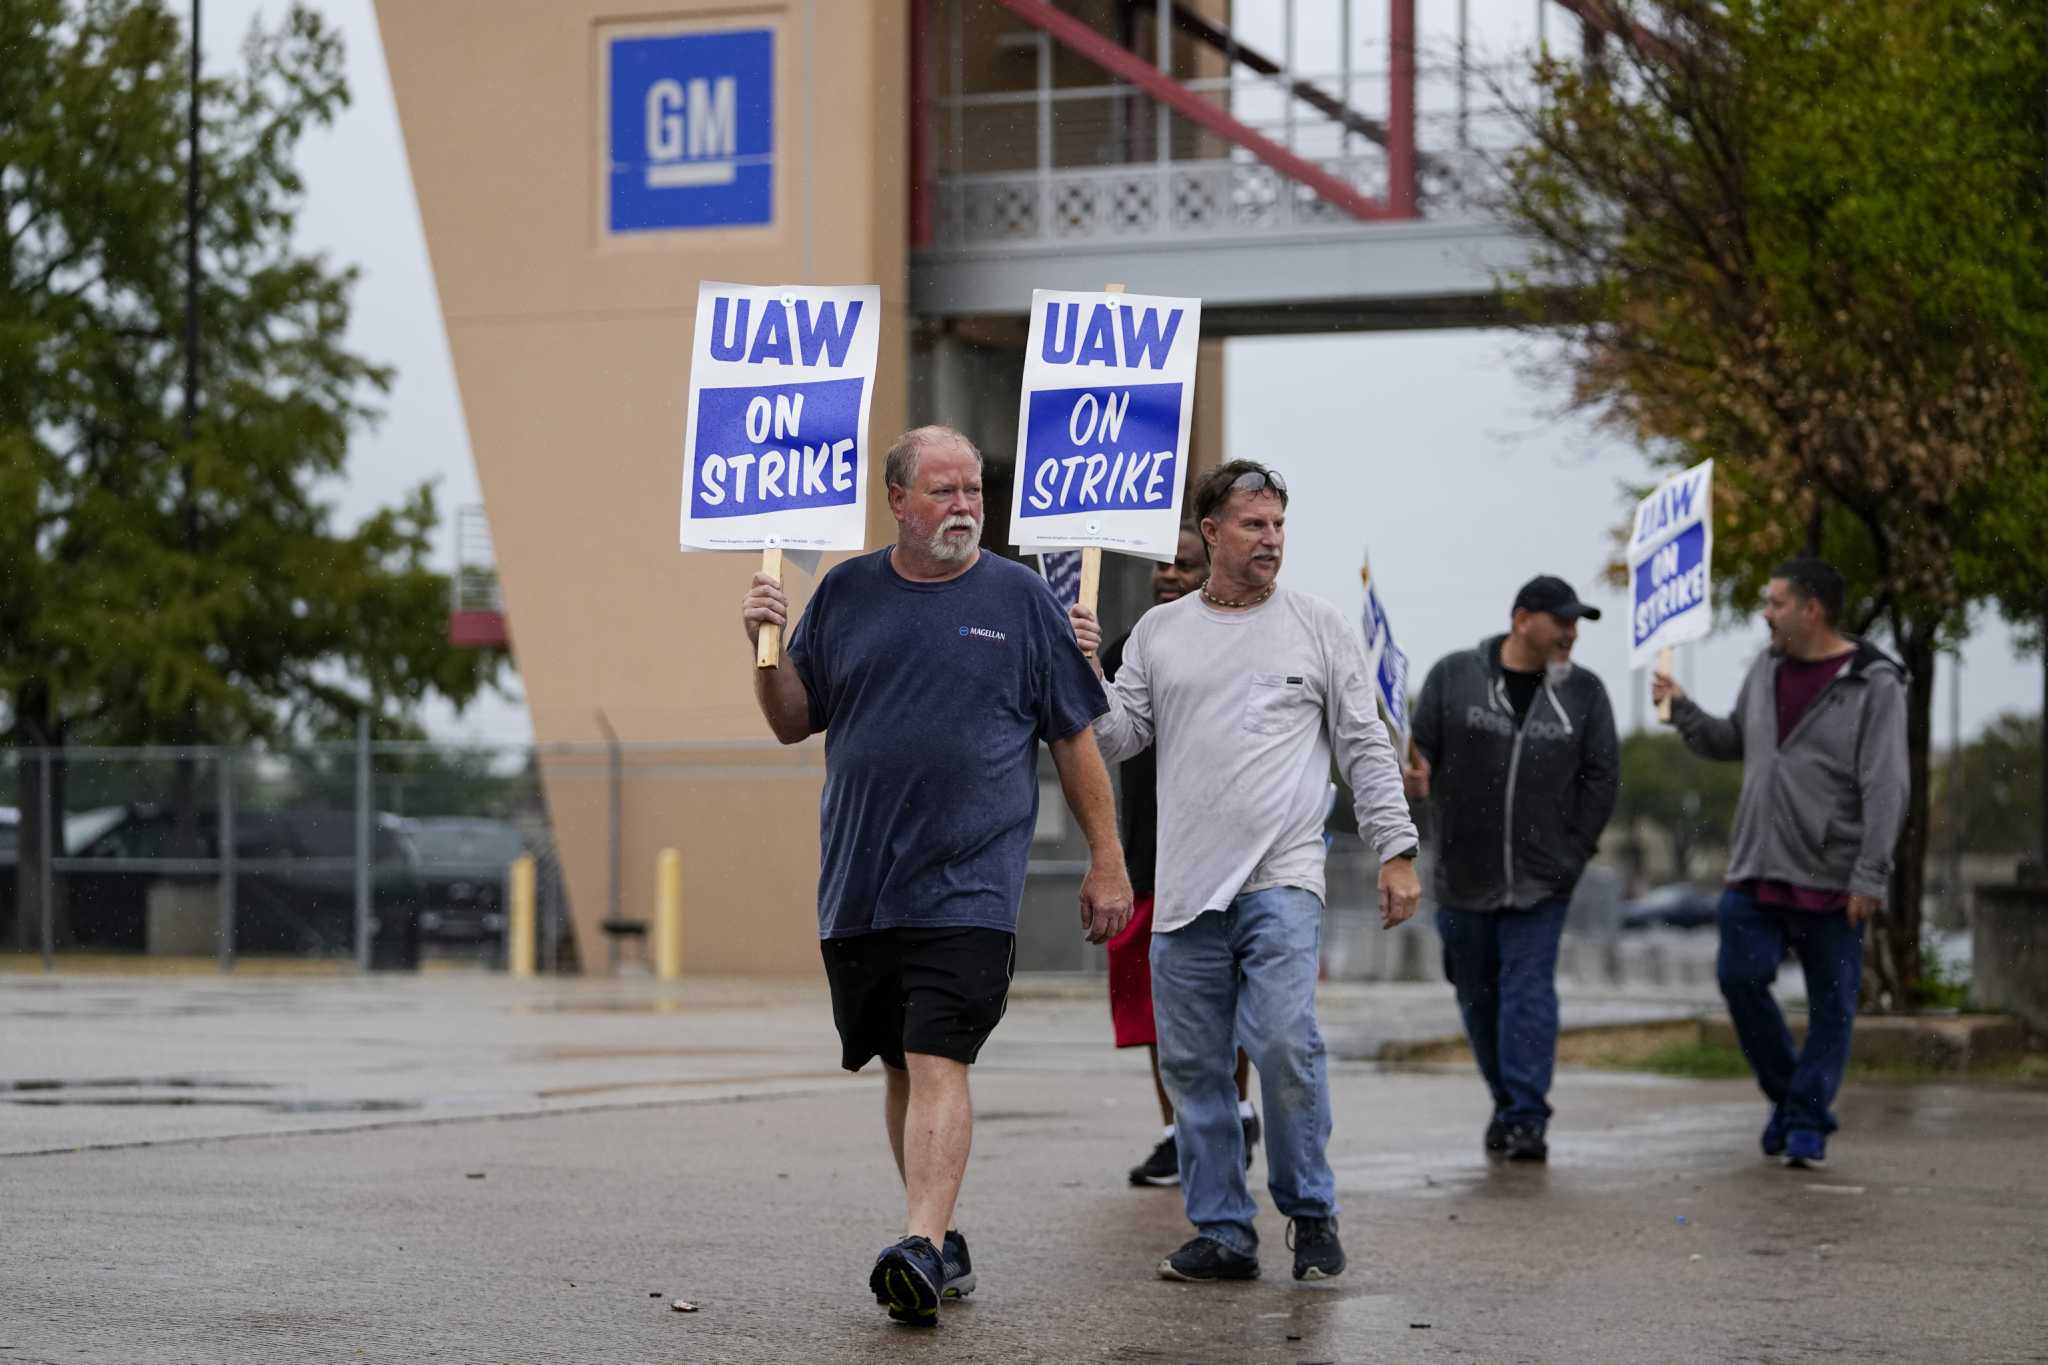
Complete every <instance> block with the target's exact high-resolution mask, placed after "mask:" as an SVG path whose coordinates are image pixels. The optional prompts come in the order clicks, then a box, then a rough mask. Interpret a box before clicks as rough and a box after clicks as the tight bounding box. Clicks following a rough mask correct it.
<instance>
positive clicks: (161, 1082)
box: [0, 1076, 420, 1114]
mask: <svg viewBox="0 0 2048 1365" xmlns="http://www.w3.org/2000/svg"><path fill="white" fill-rule="evenodd" d="M275 1089H277V1086H275V1085H273V1084H271V1083H270V1082H267V1081H231V1080H216V1079H213V1078H211V1077H206V1076H154V1077H146V1076H113V1077H106V1078H103V1079H90V1080H75V1081H73V1080H56V1079H49V1078H38V1079H32V1080H24V1081H0V1104H13V1105H21V1106H24V1107H27V1108H36V1109H52V1108H59V1107H81V1108H82V1107H90V1108H96V1109H200V1108H205V1109H257V1110H261V1111H263V1112H265V1113H270V1114H388V1113H395V1112H399V1111H403V1110H408V1109H418V1108H419V1107H420V1105H419V1102H418V1101H417V1100H362V1099H343V1100H323V1099H259V1098H255V1097H245V1096H243V1095H239V1094H232V1093H231V1094H218V1093H211V1092H218V1091H230V1092H232V1091H249V1090H275ZM130 1091H169V1092H171V1093H169V1094H132V1093H122V1092H130ZM202 1092H204V1093H202Z"/></svg>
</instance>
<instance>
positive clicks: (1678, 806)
mask: <svg viewBox="0 0 2048 1365" xmlns="http://www.w3.org/2000/svg"><path fill="white" fill-rule="evenodd" d="M1741 791H1742V773H1741V770H1740V769H1738V768H1736V767H1735V766H1734V765H1733V764H1728V763H1714V762H1710V761H1708V760H1707V759H1704V758H1701V757H1700V756H1699V755H1697V754H1695V753H1693V752H1692V751H1691V750H1690V749H1687V748H1686V747H1685V744H1684V741H1682V740H1680V739H1679V738H1678V736H1677V735H1674V734H1672V733H1671V732H1669V731H1668V730H1667V731H1657V732H1652V731H1639V732H1637V733H1636V734H1632V735H1624V736H1622V740H1621V795H1620V797H1619V798H1618V799H1617V801H1616V802H1615V809H1614V816H1615V820H1616V821H1617V822H1618V823H1619V824H1621V825H1622V826H1623V827H1624V828H1627V827H1631V826H1633V825H1634V824H1635V823H1636V822H1638V821H1641V822H1643V823H1645V824H1648V825H1650V826H1652V827H1653V828H1655V829H1658V830H1660V831H1662V833H1663V834H1664V837H1665V838H1666V839H1668V840H1669V841H1670V843H1671V860H1672V864H1673V870H1674V872H1675V873H1676V874H1677V875H1678V876H1679V877H1681V878H1683V877H1684V876H1685V875H1686V869H1687V867H1688V865H1689V863H1690V860H1691V857H1692V853H1693V851H1694V850H1695V849H1698V848H1721V849H1725V848H1727V847H1728V831H1729V828H1730V827H1731V826H1732V825H1733V824H1734V822H1735V799H1736V797H1737V796H1738V795H1739V794H1740V793H1741ZM1630 870H1631V871H1632V872H1635V873H1641V871H1642V868H1641V867H1636V868H1632V869H1630Z"/></svg>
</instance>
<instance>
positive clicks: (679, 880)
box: [654, 848, 683, 981]
mask: <svg viewBox="0 0 2048 1365" xmlns="http://www.w3.org/2000/svg"><path fill="white" fill-rule="evenodd" d="M654 974H655V975H656V976H658V977H660V978H661V979H662V980H663V981H673V980H675V979H676V978H677V977H679V976H681V975H682V974H683V855H682V854H681V853H679V852H677V851H676V850H675V849H672V848H665V849H663V850H662V851H661V857H660V858H658V859H656V860H655V864H654Z"/></svg>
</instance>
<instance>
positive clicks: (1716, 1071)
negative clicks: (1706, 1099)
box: [1607, 1040, 1749, 1081]
mask: <svg viewBox="0 0 2048 1365" xmlns="http://www.w3.org/2000/svg"><path fill="white" fill-rule="evenodd" d="M1607 1065H1609V1066H1610V1067H1614V1068H1617V1069H1626V1070H1630V1071H1648V1072H1653V1073H1654V1074H1656V1075H1659V1076H1682V1077H1684V1078H1686V1079H1687V1080H1695V1081H1735V1080H1741V1079H1743V1078H1744V1077H1746V1076H1748V1075H1749V1063H1748V1062H1745V1061H1743V1060H1742V1053H1741V1052H1740V1051H1739V1050H1737V1049H1735V1048H1732V1047H1719V1046H1716V1045H1715V1044H1713V1043H1702V1042H1699V1041H1697V1040H1695V1041H1692V1042H1684V1041H1678V1042H1669V1043H1662V1044H1659V1045H1658V1046H1657V1047H1656V1048H1654V1049H1653V1050H1651V1051H1650V1052H1648V1053H1646V1054H1644V1055H1643V1056H1641V1057H1638V1058H1636V1059H1635V1060H1633V1061H1621V1060H1617V1061H1612V1062H1609V1063H1608V1064H1607Z"/></svg>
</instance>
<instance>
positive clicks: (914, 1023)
mask: <svg viewBox="0 0 2048 1365" xmlns="http://www.w3.org/2000/svg"><path fill="white" fill-rule="evenodd" d="M818 946H819V947H820V949H822V950H823V952H824V955H825V979H826V980H827V981H829V982H830V983H831V984H832V1022H833V1023H834V1024H836V1025H838V1026H839V1047H840V1062H839V1064H840V1065H841V1066H843V1067H845V1068H846V1069H847V1070H848V1071H858V1070H860V1069H861V1068H862V1067H864V1066H866V1065H867V1064H868V1058H870V1057H880V1058H881V1059H882V1061H883V1062H884V1063H886V1064H887V1065H889V1066H893V1067H895V1068H896V1069H897V1070H898V1071H901V1070H902V1069H903V1054H904V1053H906V1052H922V1053H928V1054H930V1055H931V1056H934V1057H950V1058H952V1059H953V1060H954V1061H956V1062H963V1063H971V1062H972V1061H973V1060H974V1059H975V1058H976V1057H977V1056H979V1055H980V1053H981V1045H982V1044H983V1043H985V1042H987V1041H988V1035H989V1034H990V1033H992V1032H993V1031H994V1030H995V1026H996V1024H997V1023H998V1022H999V1021H1001V1019H1002V1017H1003V1010H1004V1009H1005V1008H1006V1007H1007V1006H1008V1004H1009V1002H1010V974H1011V972H1013V971H1015V970H1016V967H1017V936H1016V935H1015V934H1006V933H1004V932H1003V931H1002V930H1000V929H878V930H876V931H875V932H874V933H871V934H856V935H854V936H852V937H850V938H828V939H824V940H822V941H821V942H820V943H819V945H818Z"/></svg>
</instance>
